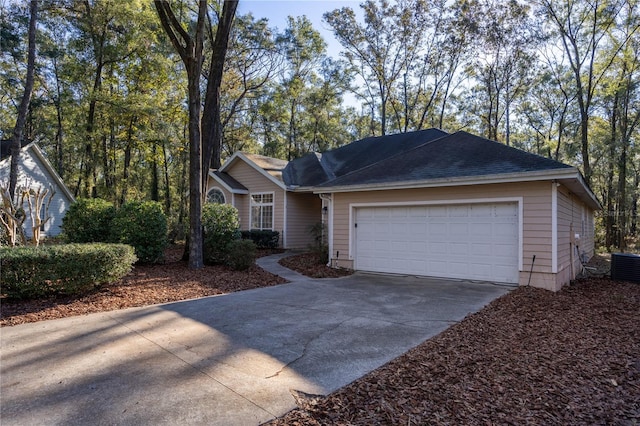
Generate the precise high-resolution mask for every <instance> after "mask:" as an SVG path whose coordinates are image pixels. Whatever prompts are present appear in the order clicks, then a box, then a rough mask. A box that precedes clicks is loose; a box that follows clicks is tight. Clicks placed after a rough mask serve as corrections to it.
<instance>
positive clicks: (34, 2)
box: [9, 0, 38, 200]
mask: <svg viewBox="0 0 640 426" xmlns="http://www.w3.org/2000/svg"><path fill="white" fill-rule="evenodd" d="M29 13H30V17H29V36H28V40H29V41H28V43H29V46H28V54H27V78H26V80H25V85H24V92H23V94H22V99H21V100H20V106H19V107H18V116H17V118H16V125H15V127H14V128H13V136H12V139H11V165H10V170H9V196H10V197H11V199H12V200H13V199H14V197H15V192H16V186H18V160H19V159H20V148H21V144H22V132H23V131H24V125H25V123H26V120H27V114H28V112H29V103H30V102H31V93H32V92H33V83H34V74H35V67H36V23H37V20H38V0H31V4H30V8H29Z"/></svg>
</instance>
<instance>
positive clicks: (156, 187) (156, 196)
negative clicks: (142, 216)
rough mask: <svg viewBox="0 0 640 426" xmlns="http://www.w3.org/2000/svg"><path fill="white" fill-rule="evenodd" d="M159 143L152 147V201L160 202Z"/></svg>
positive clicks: (154, 142)
mask: <svg viewBox="0 0 640 426" xmlns="http://www.w3.org/2000/svg"><path fill="white" fill-rule="evenodd" d="M156 144H157V141H153V145H151V155H152V159H151V199H152V200H153V201H160V178H159V176H158V157H157V155H158V148H157V146H156Z"/></svg>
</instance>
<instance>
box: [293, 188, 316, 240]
mask: <svg viewBox="0 0 640 426" xmlns="http://www.w3.org/2000/svg"><path fill="white" fill-rule="evenodd" d="M321 221H322V200H321V199H320V197H319V196H318V195H317V194H308V193H295V192H288V193H287V238H286V248H302V249H306V248H307V247H308V246H309V245H310V244H312V243H313V236H312V235H311V232H310V231H311V227H313V226H314V225H315V224H317V223H318V222H321Z"/></svg>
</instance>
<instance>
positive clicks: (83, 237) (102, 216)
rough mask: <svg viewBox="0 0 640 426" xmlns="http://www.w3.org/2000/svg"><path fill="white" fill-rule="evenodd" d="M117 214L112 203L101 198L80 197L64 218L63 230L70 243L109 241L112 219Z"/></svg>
mask: <svg viewBox="0 0 640 426" xmlns="http://www.w3.org/2000/svg"><path fill="white" fill-rule="evenodd" d="M115 214H116V209H115V207H114V206H113V204H112V203H110V202H108V201H105V200H101V199H99V198H79V199H77V200H76V201H75V202H73V203H72V204H71V205H70V206H69V210H67V214H66V215H65V216H64V218H63V219H62V230H63V231H64V235H65V239H66V241H68V242H70V243H95V242H108V241H109V236H110V229H111V221H112V220H113V218H114V216H115Z"/></svg>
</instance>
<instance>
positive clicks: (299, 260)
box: [278, 253, 353, 278]
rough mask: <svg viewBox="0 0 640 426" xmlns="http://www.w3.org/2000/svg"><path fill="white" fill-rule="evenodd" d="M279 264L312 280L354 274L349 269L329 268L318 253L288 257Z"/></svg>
mask: <svg viewBox="0 0 640 426" xmlns="http://www.w3.org/2000/svg"><path fill="white" fill-rule="evenodd" d="M278 263H279V264H281V265H282V266H284V267H286V268H289V269H292V270H294V271H296V272H299V273H301V274H303V275H306V276H308V277H311V278H338V277H344V276H347V275H351V274H352V273H353V272H352V271H350V270H348V269H336V268H329V267H328V266H327V265H326V264H325V263H324V262H322V261H321V260H320V257H319V256H318V255H317V254H316V253H302V254H296V255H293V256H287V257H284V258H282V259H280V260H279V261H278Z"/></svg>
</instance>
